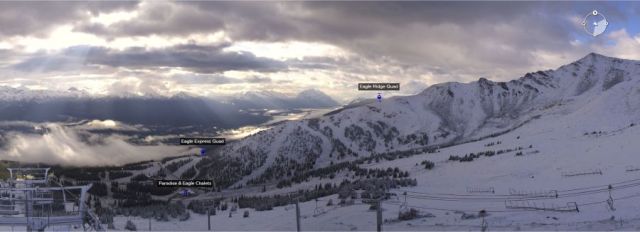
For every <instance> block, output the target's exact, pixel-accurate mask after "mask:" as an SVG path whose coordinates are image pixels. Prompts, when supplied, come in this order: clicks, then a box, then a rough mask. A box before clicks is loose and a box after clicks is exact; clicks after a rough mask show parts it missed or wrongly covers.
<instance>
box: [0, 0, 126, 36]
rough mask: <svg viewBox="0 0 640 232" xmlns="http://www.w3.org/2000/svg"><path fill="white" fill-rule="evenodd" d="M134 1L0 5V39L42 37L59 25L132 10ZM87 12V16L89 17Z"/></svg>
mask: <svg viewBox="0 0 640 232" xmlns="http://www.w3.org/2000/svg"><path fill="white" fill-rule="evenodd" d="M137 4H138V2H135V1H109V2H80V1H78V2H55V1H44V2H39V1H38V2H36V1H25V2H17V1H2V2H0V38H2V37H5V36H15V35H24V36H29V35H35V36H43V35H46V33H47V32H48V31H49V30H50V29H52V28H53V27H56V26H60V25H61V24H67V23H75V22H77V21H80V20H87V19H88V18H89V16H90V15H96V14H98V13H108V12H112V11H118V10H129V9H133V8H134V7H135V6H136V5H137ZM89 13H90V14H89Z"/></svg>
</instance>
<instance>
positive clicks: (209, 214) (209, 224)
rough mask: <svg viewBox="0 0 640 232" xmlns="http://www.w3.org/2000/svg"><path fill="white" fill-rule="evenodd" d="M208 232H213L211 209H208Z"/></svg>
mask: <svg viewBox="0 0 640 232" xmlns="http://www.w3.org/2000/svg"><path fill="white" fill-rule="evenodd" d="M207 230H209V231H210V230H211V209H210V208H207Z"/></svg>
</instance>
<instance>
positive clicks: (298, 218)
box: [296, 201, 300, 232]
mask: <svg viewBox="0 0 640 232" xmlns="http://www.w3.org/2000/svg"><path fill="white" fill-rule="evenodd" d="M296 228H297V231H298V232H300V205H299V204H298V201H296Z"/></svg>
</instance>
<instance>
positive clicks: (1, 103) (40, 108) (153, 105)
mask: <svg viewBox="0 0 640 232" xmlns="http://www.w3.org/2000/svg"><path fill="white" fill-rule="evenodd" d="M337 105H338V103H337V102H336V101H334V100H333V99H331V97H329V96H327V95H326V94H324V93H322V92H321V91H319V90H306V91H302V92H300V93H299V94H298V95H297V96H295V97H288V96H285V95H282V94H277V93H275V92H250V93H246V94H244V95H241V96H238V97H232V98H227V99H224V100H221V99H214V98H204V97H196V96H190V95H187V94H178V95H175V96H171V97H162V96H108V97H95V96H91V95H89V94H87V93H86V92H84V91H81V90H77V89H75V88H72V89H69V90H67V91H50V90H29V89H26V88H12V87H6V86H3V87H0V121H33V122H49V121H66V122H68V121H79V120H93V119H99V120H106V119H111V120H116V121H121V122H124V123H127V124H142V125H147V126H161V127H166V128H175V127H184V126H192V127H200V126H205V127H207V128H212V127H216V128H219V129H227V128H237V127H241V126H244V125H249V124H260V123H263V122H266V121H268V120H269V117H267V116H264V115H261V114H260V111H258V112H256V111H254V110H253V109H258V110H270V109H296V108H324V107H333V106H337Z"/></svg>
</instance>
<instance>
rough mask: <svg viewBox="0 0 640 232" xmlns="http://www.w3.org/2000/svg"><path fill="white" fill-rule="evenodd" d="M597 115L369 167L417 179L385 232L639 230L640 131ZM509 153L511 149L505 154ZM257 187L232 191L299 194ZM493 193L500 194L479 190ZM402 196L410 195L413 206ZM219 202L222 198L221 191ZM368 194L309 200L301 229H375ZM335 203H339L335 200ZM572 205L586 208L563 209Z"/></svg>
mask: <svg viewBox="0 0 640 232" xmlns="http://www.w3.org/2000/svg"><path fill="white" fill-rule="evenodd" d="M598 104H600V103H596V105H598ZM569 105H570V104H566V105H562V106H559V107H558V108H563V107H565V106H569ZM589 117H591V116H590V115H589V114H586V113H585V112H581V111H575V112H571V113H565V110H564V109H559V110H557V112H556V113H552V114H545V115H543V116H541V117H540V118H539V119H537V120H533V121H531V122H529V123H527V124H525V125H523V126H521V127H518V128H516V129H514V130H512V131H510V132H509V133H505V134H502V135H498V136H495V137H491V138H487V139H485V140H481V141H475V142H469V143H465V144H460V145H456V146H451V147H446V148H442V149H440V151H439V152H437V153H425V154H418V155H415V156H411V157H406V158H402V159H395V160H381V162H379V163H371V164H366V163H365V164H362V165H361V166H362V167H364V168H368V169H387V168H396V167H397V168H399V169H400V170H402V171H408V172H409V173H410V176H411V178H415V179H417V181H418V185H417V186H414V187H403V188H397V189H390V190H389V192H390V193H394V194H396V195H393V196H391V197H390V198H389V199H386V200H384V201H383V203H382V209H383V210H382V217H383V220H384V224H383V230H385V231H414V230H415V231H426V230H434V231H445V230H455V231H469V230H471V231H479V230H481V228H482V227H481V226H482V224H483V223H482V222H483V221H485V222H486V224H487V228H488V230H500V231H502V230H504V231H517V230H524V231H533V230H536V231H537V230H540V231H549V230H561V231H565V230H566V231H576V230H578V231H587V230H589V231H591V230H593V231H604V230H616V231H618V230H638V228H640V211H639V210H638V209H640V201H638V199H640V195H639V194H638V190H640V171H639V170H640V159H638V156H637V151H638V150H639V149H640V144H639V143H636V142H635V141H637V140H638V138H640V126H638V125H637V124H634V125H631V124H629V125H622V127H619V128H616V127H613V125H614V124H607V125H604V124H606V123H599V124H584V123H583V121H584V120H587V119H588V118H589ZM613 119H614V120H615V119H616V118H613ZM620 124H622V123H620ZM594 132H595V133H594ZM518 148H522V149H518ZM509 149H511V150H512V151H507V150H509ZM486 151H496V154H495V155H492V156H481V157H479V158H475V159H473V160H472V161H468V162H460V161H456V160H450V157H451V156H464V155H468V154H471V153H474V154H479V153H481V152H486ZM499 151H504V152H499ZM424 160H429V161H432V162H434V163H435V167H434V168H433V169H430V170H426V169H425V168H424V166H423V165H420V163H421V162H422V161H424ZM342 174H345V173H342ZM349 175H350V174H345V175H344V176H341V175H338V176H337V177H336V179H339V178H341V177H345V178H350V177H349ZM336 179H332V180H331V179H319V180H318V179H314V180H311V181H310V182H309V183H306V182H305V183H303V184H301V185H306V186H305V187H311V188H313V186H314V185H317V184H325V183H332V182H333V183H336V182H340V181H339V180H336ZM608 185H611V187H612V188H611V189H612V190H611V199H613V203H612V207H613V208H614V209H615V210H612V209H611V207H610V206H609V204H608V203H607V199H609V197H610V195H609V191H608ZM294 187H295V186H294ZM259 189H261V188H258V189H256V190H254V191H253V192H251V193H247V192H242V191H241V190H233V192H242V193H243V194H247V195H273V194H282V193H286V192H289V191H292V189H282V190H280V189H275V188H274V189H269V190H267V191H266V192H265V193H262V192H261V191H260V190H259ZM488 189H491V190H492V191H491V192H478V191H481V190H488ZM474 191H476V192H474ZM360 192H361V191H360ZM404 192H407V197H406V202H405V197H404V196H403V193H404ZM523 194H529V195H523ZM555 194H558V196H557V197H555ZM211 196H215V197H219V196H220V193H215V194H212V195H211ZM361 196H362V195H361ZM545 196H546V197H545ZM362 198H363V197H358V199H356V200H355V202H354V204H344V205H340V204H338V202H339V201H340V199H339V197H338V196H337V194H334V195H329V196H325V197H320V198H317V200H311V201H307V202H301V203H300V215H301V218H300V223H301V228H302V230H314V231H320V230H322V231H324V230H326V231H347V230H351V231H360V230H363V231H372V230H375V229H376V211H375V210H371V209H370V206H369V204H367V203H364V199H362ZM330 201H331V202H333V204H329V202H330ZM509 201H513V202H509ZM507 206H531V207H534V206H535V207H538V208H540V209H539V210H532V209H524V208H509V207H507ZM573 206H577V208H578V209H579V211H575V210H567V211H562V210H564V209H572V208H571V207H573ZM411 208H413V209H415V210H417V212H418V215H421V216H419V217H417V218H415V219H410V220H405V221H400V220H398V215H399V212H401V211H402V212H406V211H407V210H409V209H411ZM543 208H546V209H547V210H542V209H543ZM552 209H559V210H552ZM482 210H484V212H485V214H486V216H485V217H484V218H482V217H479V216H478V215H479V214H480V212H481V211H482ZM244 211H248V212H249V213H248V214H249V216H248V217H246V218H245V217H242V214H243V212H244ZM229 214H232V217H230V216H229ZM295 215H296V209H295V206H294V205H291V204H290V205H286V206H279V207H274V208H273V210H267V211H257V210H254V209H246V208H243V209H240V210H238V211H237V212H235V213H230V212H229V211H218V213H217V215H214V216H212V217H211V224H212V225H213V228H215V229H218V230H260V231H265V230H269V231H270V230H274V231H292V230H295V229H296V220H295ZM273 218H278V219H279V220H273ZM128 219H131V220H133V221H134V222H135V223H136V224H137V225H138V226H141V225H144V226H145V227H144V228H146V225H147V223H148V219H144V218H140V217H130V216H129V217H125V216H121V217H117V218H116V219H115V220H116V228H123V227H124V224H125V222H126V221H127V220H128ZM206 225H207V218H206V215H198V214H195V213H193V214H192V217H191V218H190V219H188V220H187V221H184V222H178V221H169V222H155V221H154V222H153V228H154V230H180V229H182V230H202V229H203V228H206Z"/></svg>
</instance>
